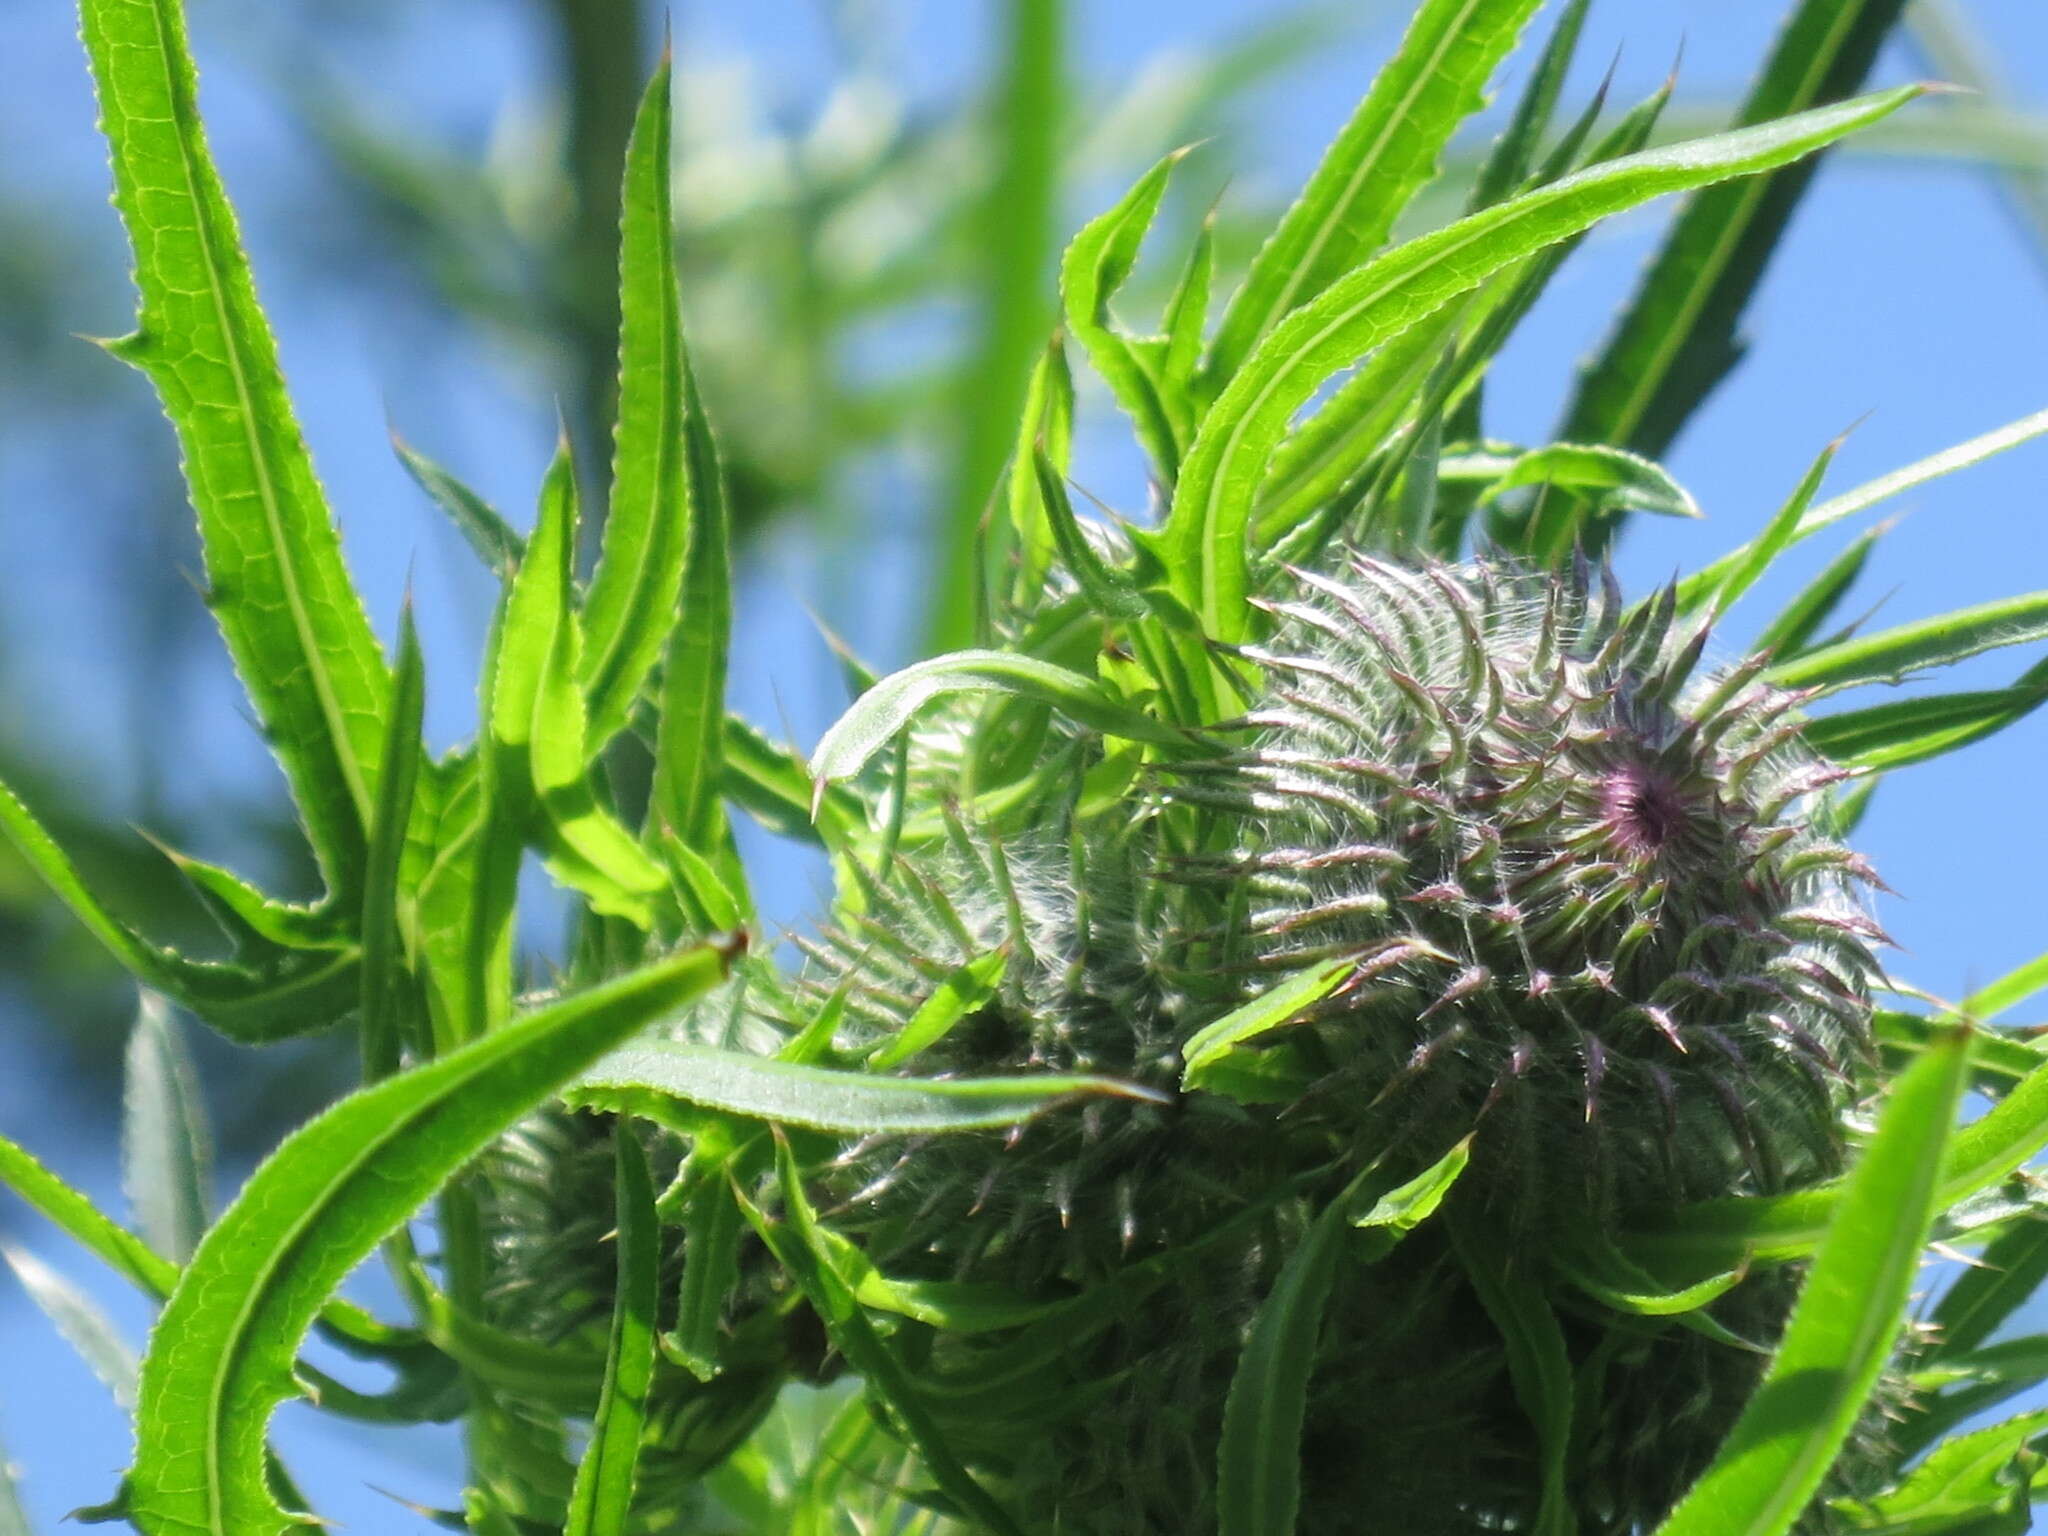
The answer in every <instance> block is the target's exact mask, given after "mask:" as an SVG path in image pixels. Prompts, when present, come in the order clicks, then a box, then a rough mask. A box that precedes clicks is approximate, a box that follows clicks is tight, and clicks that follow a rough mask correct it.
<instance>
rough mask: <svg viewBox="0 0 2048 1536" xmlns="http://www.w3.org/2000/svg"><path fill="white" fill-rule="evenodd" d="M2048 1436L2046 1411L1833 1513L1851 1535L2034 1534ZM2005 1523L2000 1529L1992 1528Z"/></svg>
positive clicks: (1995, 1429)
mask: <svg viewBox="0 0 2048 1536" xmlns="http://www.w3.org/2000/svg"><path fill="white" fill-rule="evenodd" d="M2044 1434H2048V1409H2040V1410H2036V1411H2035V1412H2033V1413H2023V1414H2020V1415H2019V1416H2017V1417H2016V1418H2011V1419H2008V1420H2006V1421H2005V1422H2004V1423H2003V1424H1992V1425H1989V1426H1987V1427H1986V1428H1983V1429H1980V1430H1976V1431H1974V1432H1972V1433H1970V1434H1967V1435H1959V1436H1957V1437H1956V1438H1955V1439H1953V1440H1950V1441H1946V1442H1945V1443H1943V1444H1941V1445H1939V1446H1937V1447H1935V1449H1934V1451H1933V1452H1932V1453H1931V1454H1930V1455H1929V1456H1928V1457H1927V1459H1926V1460H1925V1461H1922V1462H1921V1463H1920V1464H1919V1465H1918V1466H1916V1467H1914V1468H1913V1470H1912V1471H1911V1472H1909V1473H1907V1474H1906V1476H1905V1479H1904V1480H1903V1481H1902V1482H1900V1483H1899V1484H1898V1486H1897V1487H1894V1488H1890V1489H1887V1490H1886V1491H1885V1492H1883V1493H1878V1494H1872V1495H1869V1496H1867V1497H1863V1498H1857V1499H1838V1500H1835V1501H1832V1503H1831V1505H1830V1507H1831V1508H1832V1509H1833V1510H1834V1511H1836V1512H1837V1513H1838V1514H1839V1515H1840V1516H1841V1517H1842V1518H1843V1520H1844V1521H1845V1522H1846V1524H1847V1527H1848V1528H1849V1529H1850V1530H1859V1531H1874V1532H1881V1533H1884V1536H2002V1533H2004V1532H2007V1531H2010V1532H2012V1533H2014V1536H2024V1533H2025V1532H2026V1531H2028V1530H2029V1529H2031V1528H2032V1520H2031V1519H2030V1517H2029V1512H2030V1509H2031V1506H2032V1504H2033V1500H2032V1499H2031V1498H2029V1497H2028V1483H2029V1481H2030V1473H2031V1472H2033V1471H2034V1470H2035V1469H2038V1468H2039V1467H2040V1465H2041V1457H2040V1455H2039V1454H2038V1453H2037V1452H2036V1451H2035V1450H2034V1449H2033V1443H2034V1442H2035V1441H2037V1440H2038V1439H2039V1438H2040V1437H2041V1436H2042V1435H2044ZM1995 1516H2006V1517H2008V1520H2007V1521H2002V1522H2000V1523H1999V1524H1997V1525H1992V1524H1988V1523H1987V1522H1988V1521H1989V1520H1990V1519H1991V1518H1992V1517H1995Z"/></svg>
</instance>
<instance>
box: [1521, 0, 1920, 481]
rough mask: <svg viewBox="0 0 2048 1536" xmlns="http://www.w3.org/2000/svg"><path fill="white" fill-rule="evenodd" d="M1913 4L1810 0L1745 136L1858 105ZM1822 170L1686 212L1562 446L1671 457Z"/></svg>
mask: <svg viewBox="0 0 2048 1536" xmlns="http://www.w3.org/2000/svg"><path fill="white" fill-rule="evenodd" d="M1903 6H1904V0H1801V4H1800V5H1799V8H1798V9H1797V10H1796V11H1795V12H1794V13H1793V15H1792V17H1791V19H1790V20H1789V21H1788V22H1787V23H1786V24H1785V27H1784V30H1783V31H1782V32H1781V33H1780V34H1779V36H1778V40H1777V43H1776V45H1775V46H1774V47H1773V49H1772V51H1771V56H1770V58H1769V60H1768V61H1767V62H1766V63H1765V65H1764V69H1763V72H1762V74H1761V76H1760V77H1759V78H1758V80H1757V83H1756V86H1755V88H1754V89H1753V90H1752V91H1751V93H1750V96H1749V99H1748V100H1747V101H1746V102H1744V103H1743V108H1742V113H1741V117H1740V120H1739V125H1738V126H1741V127H1749V126H1751V125H1766V126H1767V125H1769V124H1771V123H1773V122H1775V121H1782V120H1785V119H1786V118H1787V116H1788V114H1792V113H1803V112H1804V110H1805V109H1807V108H1811V107H1815V106H1816V105H1818V104H1820V103H1824V102H1830V101H1838V100H1840V99H1841V98H1842V97H1845V96H1848V95H1850V94H1851V93H1852V92H1854V91H1856V90H1857V89H1858V88H1859V87H1860V86H1861V84H1862V82H1863V80H1864V77H1865V76H1866V75H1867V74H1868V73H1869V70H1870V66H1871V63H1872V61H1873V60H1874V59H1875V58H1876V56H1877V51H1878V48H1879V47H1880V45H1881V44H1882V43H1883V42H1884V39H1885V37H1886V36H1887V35H1888V34H1889V33H1890V31H1891V29H1892V26H1893V23H1894V22H1896V21H1897V19H1898V15H1899V12H1900V10H1901V9H1902V8H1903ZM1815 165H1816V162H1812V161H1808V162H1806V163H1804V164H1800V165H1796V166H1792V167H1790V168H1788V169H1786V170H1783V171H1780V172H1778V173H1777V174H1775V175H1772V176H1769V177H1764V178H1759V179H1756V180H1752V181H1744V182H1738V183H1735V184H1732V185H1729V186H1724V187H1712V188H1708V189H1706V190H1704V191H1701V192H1699V193H1697V194H1696V195H1695V196H1694V197H1693V198H1692V199H1691V200H1690V201H1689V202H1688V203H1687V204H1686V206H1685V208H1684V209H1683V210H1682V211H1681V212H1680V213H1679V216H1678V219H1677V221H1676V223H1674V224H1673V226H1672V229H1671V232H1670V233H1669V234H1668V235H1667V236H1666V237H1665V240H1664V244H1663V246H1662V248H1661V249H1660V250H1659V251H1658V253H1657V256H1656V258H1655V259H1654V260H1653V261H1652V263H1651V265H1650V268H1649V271H1648V272H1647V273H1646V274H1645V275H1644V277H1643V281H1642V284H1641V286H1640V287H1639V288H1638V290H1637V292H1636V296H1635V299H1634V301H1633V302H1632V303H1631V304H1630V306H1629V308H1628V310H1627V312H1626V313H1625V314H1624V315H1623V316H1622V318H1621V321H1620V323H1619V324H1618V325H1617V326H1616V327H1615V330H1614V334H1613V335H1612V337H1611V338H1610V339H1609V340H1608V342H1607V345H1606V346H1605V347H1604V348H1603V349H1602V351H1601V353H1600V355H1599V357H1598V358H1597V359H1596V360H1595V361H1594V362H1593V363H1592V364H1591V365H1590V366H1588V368H1587V369H1586V370H1585V372H1584V374H1583V375H1582V377H1581V379H1580V383H1579V388H1578V392H1577V394H1576V395H1575V396H1574V398H1573V400H1572V402H1571V404H1570V406H1569V408H1568V409H1567V410H1566V412H1565V421H1564V425H1563V426H1562V427H1561V428H1560V430H1559V432H1558V434H1557V435H1558V436H1559V437H1563V438H1569V439H1571V440H1572V441H1574V442H1603V443H1616V444H1620V445H1622V446H1625V447H1629V448H1633V449H1635V450H1636V451H1637V452H1639V453H1645V454H1648V455H1650V456H1651V457H1652V458H1656V457H1658V456H1660V455H1662V454H1663V452H1664V450H1665V449H1666V448H1667V447H1669V446H1670V444H1671V441H1672V439H1673V438H1675V437H1676V436H1677V435H1678V431H1679V429H1680V428H1681V427H1682V426H1683V425H1684V424H1685V422H1686V420H1687V418H1688V417H1690V416H1691V414H1692V412H1693V411H1694V410H1695V409H1696V408H1697V407H1698V405H1699V403H1700V401H1701V400H1703V399H1704V398H1705V397H1706V395H1707V393H1708V392H1709V391H1710V390H1711V389H1712V388H1713V387H1714V385H1715V384H1717V383H1719V382H1720V380H1721V378H1722V377H1723V376H1724V375H1725V374H1726V373H1727V372H1728V370H1729V369H1730V368H1732V367H1733V366H1734V365H1735V362H1736V360H1737V359H1738V358H1739V357H1740V355H1741V349H1740V345H1739V343H1738V342H1737V340H1736V334H1735V331H1736V326H1737V325H1738V324H1739V323H1740V321H1741V318H1742V312H1743V310H1744V309H1745V308H1746V307H1747V306H1748V303H1749V299H1750V296H1751V295H1752V294H1753V293H1754V292H1755V291H1756V286H1757V284H1758V283H1759V282H1760V281H1761V280H1762V278H1763V274H1764V270H1765V267H1766V265H1767V264H1768V262H1769V260H1770V257H1771V253H1772V252H1773V251H1774V250H1775V249H1776V248H1777V244H1778V241H1779V239H1780V237H1781V236H1782V235H1783V234H1784V231H1785V228H1786V226H1787V224H1788V223H1789V222H1790V221H1791V218H1792V214H1793V212H1794V210H1795V209H1797V207H1798V206H1799V202H1800V199H1801V198H1802V197H1803V195H1804V194H1805V191H1806V188H1807V186H1808V184H1809V183H1810V182H1811V180H1812V178H1813V173H1814V170H1815Z"/></svg>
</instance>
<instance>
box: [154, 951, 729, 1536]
mask: <svg viewBox="0 0 2048 1536" xmlns="http://www.w3.org/2000/svg"><path fill="white" fill-rule="evenodd" d="M727 958H728V956H727V955H726V954H725V953H724V952H722V951H719V950H716V949H710V948H699V949H693V950H689V951H686V952H683V953H681V954H678V955H675V956H673V957H671V958H669V959H667V960H664V961H661V962H659V963H657V964H655V965H652V966H649V967H648V968H646V969H645V970H642V971H639V972H636V973H635V974H633V975H630V976H627V977H623V978H621V979H620V980H618V981H614V982H611V983H608V984H606V985H604V986H600V987H595V988H592V989H590V990H589V991H586V992H582V993H579V994H577V995H575V996H573V997H569V998H564V999H562V1000H561V1001H559V1002H556V1003H552V1004H550V1005H548V1006H547V1007H544V1008H541V1009H538V1010H536V1011H535V1012H533V1013H530V1014H528V1015H526V1016H524V1017H522V1018H518V1019H515V1020H513V1021H512V1022H510V1023H508V1024H506V1025H505V1026H504V1027H502V1028H500V1029H498V1030H496V1031H494V1032H493V1033H491V1034H489V1035H486V1036H485V1037H483V1038H482V1039H480V1040H476V1041H472V1042H471V1043H470V1044H468V1045H466V1046H464V1047H462V1048H461V1049H460V1050H457V1051H455V1052H453V1053H451V1054H450V1055H447V1056H444V1057H442V1058H440V1059H439V1060H436V1061H434V1062H431V1063H428V1064H427V1065H425V1066H421V1067H416V1068H414V1069H413V1070H411V1071H409V1072H405V1073H402V1074H400V1075H399V1076H397V1077H393V1078H389V1079H387V1080H385V1081H384V1082H382V1083H379V1084H377V1085H375V1086H374V1087H370V1088H366V1089H364V1090H362V1091H361V1092H359V1093H356V1094H354V1095H351V1096H350V1097H349V1098H347V1099H344V1100H342V1102H341V1103H339V1104H337V1105H335V1106H334V1107H333V1108H332V1109H329V1110H328V1111H327V1112H326V1113H324V1114H322V1115H321V1116H319V1117H318V1118H317V1119H315V1120H313V1121H312V1122H311V1123H310V1124H308V1125H307V1126H305V1127H304V1128H303V1129H301V1130H299V1131H297V1132H295V1133H294V1134H293V1135H292V1136H290V1137H289V1138H287V1139H286V1140H285V1142H284V1144H283V1145H282V1146H280V1147H279V1148H278V1150H277V1151H276V1152H275V1153H274V1154H273V1155H272V1156H271V1157H270V1158H269V1159H268V1160H267V1161H265V1162H264V1164H263V1165H262V1166H261V1167H260V1168H258V1169H257V1170H256V1172H255V1173H254V1174H252V1175H250V1178H249V1181H248V1182H247V1183H246V1184H245V1185H244V1186H243V1187H242V1192H241V1194H240V1195H239V1196H237V1197H236V1199H235V1202H234V1204H233V1205H231V1206H230V1207H229V1208H228V1210H227V1212H226V1213H225V1214H224V1215H223V1216H222V1217H221V1219H220V1220H219V1221H218V1222H216V1223H215V1224H214V1226H213V1228H212V1230H211V1231H209V1232H208V1233H207V1236H206V1239H205V1241H204V1242H202V1243H201V1244H200V1245H199V1252H198V1253H197V1254H196V1255H194V1257H193V1260H192V1263H191V1264H190V1265H189V1266H187V1268H186V1270H185V1273H184V1275H183V1277H182V1278H181V1279H180V1280H179V1282H178V1287H177V1289H176V1290H175V1291H174V1292H173V1293H172V1295H171V1299H170V1301H169V1303H168V1304H167V1305H166V1306H165V1308H164V1311H163V1315H162V1317H161V1318H160V1319H159V1321H158V1324H157V1328H156V1331H155V1333H154V1334H153V1335H152V1337H151V1347H150V1351H149V1354H148V1356H147V1358H146V1359H145V1360H144V1362H143V1369H142V1388H141V1407H140V1411H139V1413H138V1416H137V1422H138V1424H139V1425H140V1431H139V1439H140V1449H139V1453H138V1456H137V1459H136V1463H135V1466H134V1469H133V1470H132V1471H131V1472H130V1474H129V1479H128V1487H129V1504H130V1508H131V1510H132V1512H133V1516H134V1519H135V1521H136V1524H137V1525H138V1526H139V1527H140V1528H141V1529H142V1530H143V1531H145V1532H147V1533H149V1536H189V1533H193V1532H198V1533H204V1536H262V1533H269V1536H286V1533H287V1532H289V1531H290V1530H291V1528H292V1526H293V1524H294V1522H293V1521H292V1519H291V1517H290V1516H288V1515H287V1514H286V1513H285V1511H283V1510H282V1509H280V1508H279V1507H278V1505H277V1503H276V1501H275V1499H273V1498H272V1496H271V1493H270V1490H269V1488H268V1487H267V1485H266V1484H265V1481H264V1471H263V1435H264V1426H265V1424H266V1422H267V1421H268V1419H269V1417H270V1413H271V1410H272V1409H273V1408H274V1407H275V1406H276V1405H277V1403H278V1402H280V1401H282V1400H283V1399H284V1398H285V1397H287V1396H289V1395H291V1393H292V1390H293V1386H292V1376H291V1359H292V1352H293V1351H294V1350H295V1349H296V1347H297V1345H298V1341H299V1340H300V1338H302V1337H303V1336H304V1334H305V1332H306V1329H307V1328H308V1327H309V1326H310V1325H311V1324H312V1322H313V1319H314V1316H315V1315H316V1314H317V1313H318V1312H319V1310H320V1306H321V1303H322V1302H323V1301H324V1300H325V1299H326V1298H327V1296H328V1295H329V1294H330V1293H332V1292H333V1290H334V1289H335V1288H336V1287H337V1286H338V1285H340V1283H341V1281H342V1279H343V1278H344V1277H345V1276H346V1275H347V1274H348V1273H349V1271H350V1270H352V1269H354V1268H355V1266H356V1265H357V1264H359V1263H361V1262H362V1260H363V1259H364V1258H365V1257H367V1256H368V1255H369V1253H370V1252H371V1251H372V1250H373V1249H374V1248H375V1247H376V1245H377V1244H378V1243H379V1242H380V1241H382V1240H383V1238H384V1237H385V1236H386V1235H388V1234H389V1233H390V1232H392V1231H393V1230H395V1229H396V1228H397V1227H398V1226H399V1225H400V1224H401V1223H402V1222H404V1221H405V1220H406V1219H407V1218H408V1217H409V1216H411V1215H412V1213H413V1212H414V1211H415V1210H417V1209H418V1208H419V1206H420V1205H421V1203H422V1202H423V1201H425V1200H426V1199H428V1198H429V1197H430V1196H431V1195H432V1194H433V1193H434V1191H435V1190H436V1189H438V1188H439V1187H440V1186H441V1185H442V1184H443V1183H444V1182H446V1180H447V1179H449V1178H450V1177H451V1176H452V1175H453V1174H454V1173H455V1172H456V1170H457V1169H459V1168H461V1167H462V1166H463V1164H465V1163H466V1162H468V1161H469V1159H471V1158H472V1157H474V1156H475V1155H476V1154H477V1153H478V1152H479V1151H481V1150H482V1149H483V1148H484V1146H486V1145H487V1144H488V1143H489V1142H490V1140H491V1139H492V1138H493V1137H494V1136H496V1135H498V1134H500V1133H501V1132H503V1131H504V1129H505V1128H506V1127H507V1126H509V1125H511V1124H512V1123H513V1122H514V1121H515V1120H517V1119H518V1118H519V1117H520V1116H521V1115H523V1114H525V1113H527V1112H528V1111H529V1110H531V1109H532V1108H533V1106H534V1105H535V1104H536V1103H538V1102H539V1101H541V1100H542V1099H544V1098H545V1097H547V1095H549V1094H550V1093H552V1092H554V1091H555V1090H556V1089H557V1088H559V1087H560V1086H561V1085H562V1084H563V1083H564V1082H566V1081H568V1080H569V1079H570V1078H572V1077H573V1076H574V1075H575V1074H576V1073H577V1072H579V1071H581V1070H583V1069H584V1068H585V1067H586V1066H588V1065H589V1063H590V1062H591V1061H592V1060H593V1059H594V1058H595V1057H597V1056H598V1055H600V1054H601V1053H602V1052H604V1051H605V1050H606V1049H608V1048H610V1047H612V1046H615V1045H617V1044H618V1043H619V1042H620V1041H621V1040H623V1039H625V1038H626V1037H627V1036H629V1035H631V1034H633V1033H635V1032H636V1031H638V1030H640V1029H642V1028H644V1027H645V1026H646V1025H647V1024H648V1023H649V1022H651V1021H652V1020H653V1019H655V1018H657V1017H659V1016H660V1015H662V1014H663V1013H665V1012H669V1011H671V1010H673V1009H676V1008H679V1007H681V1006H682V1005H683V1004H685V1003H687V1002H689V1001H690V1000H691V999H692V998H694V997H697V996H699V995H700V994H702V993H703V992H705V991H706V990H708V989H709V988H710V987H712V986H713V985H715V984H716V982H717V981H718V979H719V977H720V976H721V975H722V974H723V973H724V970H725V965H726V961H727Z"/></svg>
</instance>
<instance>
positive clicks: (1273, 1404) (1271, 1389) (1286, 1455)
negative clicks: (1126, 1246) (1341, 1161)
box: [1216, 1190, 1351, 1536]
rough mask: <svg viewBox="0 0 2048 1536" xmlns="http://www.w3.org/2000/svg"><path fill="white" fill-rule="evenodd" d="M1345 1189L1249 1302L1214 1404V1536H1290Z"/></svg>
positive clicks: (1340, 1234)
mask: <svg viewBox="0 0 2048 1536" xmlns="http://www.w3.org/2000/svg"><path fill="white" fill-rule="evenodd" d="M1350 1194H1351V1192H1350V1191H1349V1190H1347V1191H1345V1193H1344V1194H1342V1195H1340V1196H1338V1197H1337V1198H1336V1199H1335V1200H1332V1201H1331V1202H1330V1204H1329V1205H1328V1206H1327V1207H1326V1208H1325V1209H1324V1211H1323V1213H1322V1214H1321V1215H1320V1216H1318V1217H1317V1218H1316V1220H1315V1224H1314V1225H1313V1226H1311V1227H1310V1228H1309V1230H1308V1235H1307V1236H1306V1237H1304V1238H1303V1239H1302V1242H1301V1246H1300V1247H1299V1248H1297V1249H1296V1250H1295V1251H1294V1253H1293V1254H1292V1255H1291V1256H1290V1257H1289V1258H1288V1260H1287V1263H1286V1265H1285V1266H1284V1267H1283V1268H1282V1269H1281V1271H1280V1275H1279V1277H1278V1278H1277V1279H1276V1280H1275V1281H1274V1282H1273V1289H1272V1290H1271V1291H1269V1292H1268V1293H1267V1294H1266V1297H1265V1299H1264V1300H1263V1301H1261V1302H1260V1303H1259V1311H1258V1315H1257V1317H1255V1318H1254V1319H1253V1320H1252V1330H1251V1335H1250V1337H1248V1338H1247V1339H1246V1340H1245V1344H1244V1352H1243V1353H1242V1354H1241V1355H1240V1356H1239V1357H1238V1362H1237V1370H1236V1371H1235V1373H1233V1374H1232V1376H1231V1378H1230V1393H1229V1396H1228V1397H1226V1398H1225V1399H1224V1403H1223V1439H1222V1443H1221V1445H1220V1446H1219V1447H1218V1450H1217V1455H1216V1527H1217V1530H1218V1532H1219V1533H1220V1536H1293V1532H1294V1528H1295V1517H1296V1515H1297V1514H1298V1513H1299V1511H1300V1508H1301V1426H1302V1421H1303V1419H1304V1418H1305V1417H1306V1416H1307V1413H1308V1383H1309V1376H1310V1374H1311V1373H1312V1372H1313V1371H1314V1370H1315V1363H1316V1344H1317V1341H1318V1340H1319V1338H1320V1337H1321V1335H1322V1331H1323V1308H1324V1305H1325V1303H1327V1302H1328V1300H1329V1297H1330V1286H1331V1283H1332V1282H1333V1281H1334V1280H1335V1278H1336V1274H1337V1259H1338V1252H1339V1248H1340V1245H1341V1244H1342V1241H1343V1237H1344V1230H1345V1227H1346V1225H1347V1221H1346V1217H1347V1216H1348V1214H1349V1206H1350Z"/></svg>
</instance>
